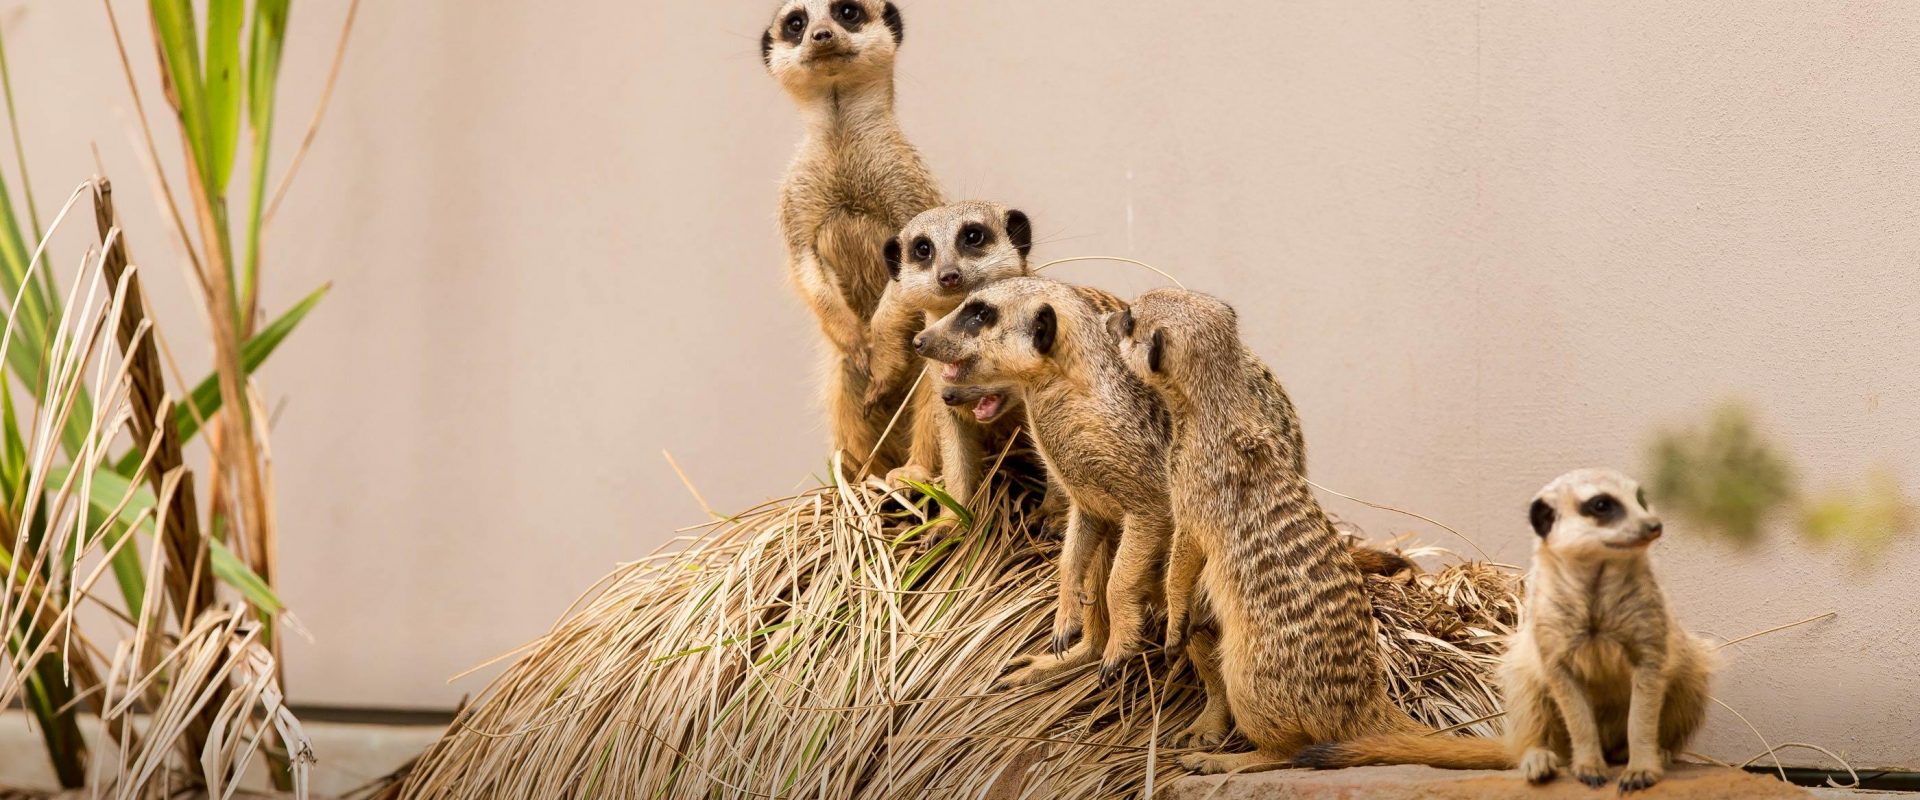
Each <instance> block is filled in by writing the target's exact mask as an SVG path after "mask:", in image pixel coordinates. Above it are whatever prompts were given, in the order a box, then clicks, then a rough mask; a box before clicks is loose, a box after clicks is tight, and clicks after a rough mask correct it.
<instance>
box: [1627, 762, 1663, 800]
mask: <svg viewBox="0 0 1920 800" xmlns="http://www.w3.org/2000/svg"><path fill="white" fill-rule="evenodd" d="M1659 782H1660V773H1659V772H1658V771H1656V770H1650V769H1636V768H1634V767H1633V766H1631V765H1629V766H1628V767H1627V771H1626V772H1623V773H1620V792H1621V793H1622V794H1625V793H1627V792H1637V791H1640V790H1641V789H1645V788H1648V787H1650V786H1652V785H1654V784H1656V783H1659Z"/></svg>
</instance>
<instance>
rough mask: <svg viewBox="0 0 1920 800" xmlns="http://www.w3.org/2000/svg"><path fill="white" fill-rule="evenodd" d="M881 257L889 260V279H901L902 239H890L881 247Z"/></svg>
mask: <svg viewBox="0 0 1920 800" xmlns="http://www.w3.org/2000/svg"><path fill="white" fill-rule="evenodd" d="M880 257H881V258H884V259H886V260H887V280H890V281H897V280H900V240H899V239H888V240H887V244H886V246H885V247H882V248H880Z"/></svg>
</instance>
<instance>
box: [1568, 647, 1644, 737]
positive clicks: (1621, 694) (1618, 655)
mask: <svg viewBox="0 0 1920 800" xmlns="http://www.w3.org/2000/svg"><path fill="white" fill-rule="evenodd" d="M1566 659H1567V668H1568V669H1569V670H1570V671H1571V672H1572V673H1573V675H1574V677H1575V678H1576V679H1577V680H1579V681H1580V683H1581V685H1582V686H1583V687H1584V688H1585V689H1586V693H1587V698H1588V699H1589V701H1590V702H1592V703H1593V711H1594V715H1595V717H1596V718H1597V719H1598V720H1599V722H1600V726H1601V729H1602V734H1603V738H1606V739H1612V738H1614V737H1611V736H1606V735H1605V734H1606V732H1607V731H1608V730H1609V728H1610V726H1609V721H1613V722H1615V723H1616V724H1614V725H1612V726H1611V727H1613V728H1617V727H1618V724H1617V723H1618V722H1622V721H1624V719H1625V717H1626V713H1627V708H1628V705H1629V703H1630V702H1631V698H1632V692H1633V665H1632V664H1631V663H1630V662H1629V661H1628V660H1627V651H1626V648H1625V647H1623V646H1621V644H1620V642H1618V641H1617V640H1614V639H1611V638H1608V637H1606V636H1588V637H1585V638H1584V639H1583V640H1582V641H1580V642H1579V643H1577V644H1575V645H1574V646H1573V647H1572V648H1571V649H1570V650H1569V651H1568V653H1567V655H1566Z"/></svg>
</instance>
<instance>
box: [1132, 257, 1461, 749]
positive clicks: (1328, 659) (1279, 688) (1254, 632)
mask: <svg viewBox="0 0 1920 800" xmlns="http://www.w3.org/2000/svg"><path fill="white" fill-rule="evenodd" d="M1109 327H1110V330H1111V331H1112V334H1113V336H1114V338H1115V339H1116V340H1117V342H1118V352H1119V354H1120V357H1121V360H1122V361H1123V362H1124V363H1125V364H1126V366H1127V367H1128V368H1129V369H1130V370H1131V372H1132V374H1134V375H1136V376H1138V378H1139V379H1140V380H1141V381H1142V382H1143V383H1144V384H1145V385H1147V386H1149V387H1151V388H1152V389H1153V390H1154V391H1155V392H1157V393H1158V394H1159V396H1160V398H1161V399H1162V401H1163V402H1164V403H1165V406H1166V408H1167V410H1168V413H1169V416H1170V418H1171V421H1172V441H1171V446H1170V448H1169V451H1168V455H1167V470H1166V474H1167V480H1168V487H1169V494H1170V498H1171V507H1172V511H1173V520H1174V526H1175V530H1176V533H1175V535H1174V539H1173V543H1172V548H1171V553H1170V554H1169V556H1168V562H1167V569H1166V598H1167V614H1168V617H1167V645H1168V649H1169V650H1174V649H1176V648H1179V647H1182V646H1185V647H1186V649H1187V653H1188V655H1189V656H1190V657H1191V660H1192V662H1193V664H1194V668H1195V671H1196V672H1197V673H1199V675H1200V677H1201V680H1202V682H1203V683H1205V684H1206V689H1207V708H1206V710H1204V711H1203V712H1202V713H1201V716H1200V718H1199V720H1198V721H1196V722H1195V723H1194V725H1193V726H1192V727H1190V728H1188V729H1187V730H1186V731H1184V732H1183V733H1182V736H1181V738H1183V739H1185V740H1186V741H1187V742H1189V743H1194V744H1217V743H1218V742H1219V741H1220V740H1221V739H1222V738H1224V737H1225V735H1226V732H1227V731H1226V728H1227V724H1228V720H1229V718H1231V720H1232V724H1233V726H1234V727H1235V728H1237V729H1238V730H1239V731H1240V732H1241V734H1242V735H1244V736H1245V737H1246V738H1247V739H1248V741H1250V742H1252V743H1253V745H1254V747H1255V750H1253V751H1251V752H1243V753H1232V754H1194V755H1189V756H1187V757H1185V758H1184V759H1183V760H1182V764H1183V765H1184V766H1185V767H1186V768H1187V769H1189V770H1192V771H1195V772H1203V773H1211V772H1226V771H1232V770H1248V769H1260V768H1274V767H1280V766H1285V765H1286V764H1287V762H1288V760H1289V759H1290V758H1292V757H1293V756H1294V755H1295V753H1297V752H1299V751H1300V750H1301V749H1302V748H1305V747H1307V746H1309V745H1312V744H1315V743H1321V742H1337V741H1343V740H1347V739H1352V738H1356V737H1361V736H1369V735H1376V734H1387V733H1405V734H1411V733H1426V732H1430V731H1431V729H1429V728H1427V727H1425V726H1423V725H1421V724H1419V723H1418V722H1415V721H1414V720H1413V719H1412V718H1411V717H1408V716H1407V715H1406V714H1405V713H1404V712H1402V711H1400V710H1399V709H1398V708H1395V707H1394V705H1393V703H1392V701H1391V700H1390V699H1389V698H1388V696H1387V687H1386V674H1385V666H1384V662H1383V660H1382V659H1381V656H1380V652H1379V644H1378V641H1377V639H1376V631H1375V627H1374V620H1373V613H1372V602H1371V600H1370V599H1369V597H1368V595H1367V591H1366V584H1365V579H1364V578H1363V577H1362V576H1361V571H1360V569H1359V568H1358V567H1356V566H1355V564H1354V559H1353V558H1352V557H1351V556H1350V555H1349V553H1348V550H1347V547H1346V546H1345V545H1344V544H1343V542H1342V539H1341V537H1340V536H1339V535H1338V534H1336V533H1335V532H1334V530H1333V525H1332V523H1331V522H1330V521H1329V520H1328V519H1327V517H1326V514H1325V513H1324V512H1322V511H1321V509H1320V504H1319V502H1318V501H1316V500H1315V499H1314V496H1313V492H1312V490H1311V489H1310V488H1309V487H1308V486H1307V483H1306V479H1305V476H1304V474H1303V470H1304V460H1303V459H1302V455H1303V453H1302V452H1301V449H1300V448H1301V437H1300V435H1299V430H1300V423H1299V419H1298V417H1297V416H1296V415H1295V412H1294V409H1293V403H1292V401H1290V400H1289V399H1288V398H1287V394H1286V390H1285V389H1283V388H1281V386H1280V383H1279V382H1278V381H1277V380H1275V379H1274V377H1273V373H1272V371H1271V370H1269V369H1268V368H1267V367H1266V365H1265V364H1263V363H1261V362H1260V359H1259V358H1258V357H1257V356H1254V355H1253V354H1252V353H1251V352H1250V351H1249V350H1247V348H1246V347H1245V346H1244V345H1243V344H1242V343H1241V341H1240V334H1239V326H1238V320H1237V317H1236V315H1235V313H1234V311H1233V309H1232V308H1230V307H1228V306H1227V304H1226V303H1223V302H1221V301H1219V300H1218V299H1215V298H1213V297H1209V296H1207V295H1203V294H1199V293H1196V292H1189V291H1185V290H1181V289H1155V290H1153V291H1150V292H1147V293H1146V294H1143V295H1141V296H1140V297H1139V298H1138V299H1136V300H1134V301H1133V302H1132V303H1131V304H1130V305H1129V307H1128V309H1127V310H1126V311H1122V312H1119V313H1116V314H1114V315H1112V316H1111V317H1110V319H1109ZM1190 615H1191V617H1192V618H1193V619H1194V621H1199V620H1205V619H1211V620H1212V622H1213V624H1212V625H1211V626H1208V625H1190V624H1189V619H1190ZM1209 628H1214V629H1217V638H1216V635H1215V632H1214V631H1213V630H1209Z"/></svg>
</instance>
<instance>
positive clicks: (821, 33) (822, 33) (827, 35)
mask: <svg viewBox="0 0 1920 800" xmlns="http://www.w3.org/2000/svg"><path fill="white" fill-rule="evenodd" d="M813 40H814V41H816V42H830V41H833V31H832V30H831V29H828V28H821V29H820V30H817V31H814V32H813Z"/></svg>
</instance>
